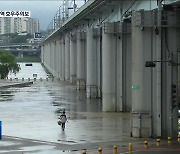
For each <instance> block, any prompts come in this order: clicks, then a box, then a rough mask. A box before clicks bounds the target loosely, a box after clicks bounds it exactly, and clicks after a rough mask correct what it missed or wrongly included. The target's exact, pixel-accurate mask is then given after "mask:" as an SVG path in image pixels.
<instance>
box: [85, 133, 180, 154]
mask: <svg viewBox="0 0 180 154" xmlns="http://www.w3.org/2000/svg"><path fill="white" fill-rule="evenodd" d="M177 141H178V142H180V135H178V140H177ZM160 142H161V140H160V139H159V138H158V139H157V140H156V146H157V149H159V147H160ZM171 143H172V138H171V137H168V144H171ZM163 146H164V145H163ZM144 148H145V149H151V147H149V146H148V141H147V140H145V141H144ZM152 148H153V149H154V146H152ZM112 149H113V154H118V146H117V145H114V146H113V148H112ZM127 150H128V151H129V153H131V152H132V151H133V147H132V143H129V144H128V149H127ZM82 154H87V151H86V149H82ZM97 154H103V150H102V148H101V147H99V148H98V152H97Z"/></svg>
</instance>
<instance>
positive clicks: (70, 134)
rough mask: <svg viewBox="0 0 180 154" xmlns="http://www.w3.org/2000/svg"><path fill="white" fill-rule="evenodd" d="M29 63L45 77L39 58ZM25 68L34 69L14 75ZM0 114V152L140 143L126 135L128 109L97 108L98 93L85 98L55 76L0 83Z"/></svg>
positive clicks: (60, 150) (94, 149)
mask: <svg viewBox="0 0 180 154" xmlns="http://www.w3.org/2000/svg"><path fill="white" fill-rule="evenodd" d="M33 66H36V70H38V72H37V77H42V78H44V79H45V78H46V77H47V74H46V73H45V72H44V70H43V69H42V68H41V65H40V64H36V65H33ZM29 69H31V70H33V68H32V67H28V68H27V67H25V69H24V70H23V69H22V71H24V75H27V76H26V77H25V76H23V75H22V73H21V76H20V77H19V76H18V74H17V76H16V77H18V78H21V77H24V78H26V79H27V78H28V77H29V76H32V74H31V73H33V72H31V73H30V70H29ZM41 71H42V72H41ZM63 109H65V110H66V114H67V118H68V122H67V123H66V129H65V131H62V130H61V128H60V126H59V125H58V124H57V121H58V118H59V116H60V114H61V113H62V110H63ZM0 120H1V121H2V130H3V131H2V132H3V140H2V141H0V153H8V154H16V153H17V154H21V153H37V154H41V153H42V154H46V153H47V154H49V153H52V154H56V153H58V154H59V153H81V152H80V151H81V149H84V148H85V149H88V150H89V153H90V152H91V153H96V152H97V148H98V147H99V146H101V147H103V148H104V149H106V150H105V151H106V152H107V153H109V149H112V147H113V145H114V144H117V145H119V146H120V147H124V148H126V149H127V146H128V143H129V142H134V144H135V145H137V146H139V145H143V140H144V139H136V138H130V137H129V136H130V116H129V113H113V112H112V113H110V112H102V103H101V100H100V99H87V98H86V96H85V91H78V90H76V86H75V85H72V84H70V83H69V82H59V81H56V80H55V81H46V80H43V81H39V80H37V81H36V82H34V83H33V84H32V85H30V86H27V87H22V88H18V87H12V88H5V89H4V88H1V89H0ZM152 142H154V141H153V140H152ZM111 151H112V150H111Z"/></svg>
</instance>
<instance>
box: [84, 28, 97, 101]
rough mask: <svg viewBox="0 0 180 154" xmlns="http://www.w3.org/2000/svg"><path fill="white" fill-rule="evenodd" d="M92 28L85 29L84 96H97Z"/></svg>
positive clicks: (95, 41) (95, 53)
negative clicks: (85, 71)
mask: <svg viewBox="0 0 180 154" xmlns="http://www.w3.org/2000/svg"><path fill="white" fill-rule="evenodd" d="M94 36H95V34H94V29H92V28H91V29H88V30H87V83H86V96H87V97H88V98H96V97H97V49H96V47H97V40H96V39H95V37H94Z"/></svg>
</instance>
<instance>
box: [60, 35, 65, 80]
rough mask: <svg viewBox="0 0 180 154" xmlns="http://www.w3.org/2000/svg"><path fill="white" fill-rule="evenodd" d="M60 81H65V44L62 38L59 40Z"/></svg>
mask: <svg viewBox="0 0 180 154" xmlns="http://www.w3.org/2000/svg"><path fill="white" fill-rule="evenodd" d="M61 62H62V63H61V64H62V65H61V80H63V81H64V80H65V43H64V38H62V39H61Z"/></svg>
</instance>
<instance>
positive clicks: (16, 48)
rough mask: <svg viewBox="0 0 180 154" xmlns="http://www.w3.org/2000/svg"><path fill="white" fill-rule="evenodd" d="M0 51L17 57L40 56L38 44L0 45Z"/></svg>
mask: <svg viewBox="0 0 180 154" xmlns="http://www.w3.org/2000/svg"><path fill="white" fill-rule="evenodd" d="M0 49H3V50H5V51H9V52H11V53H13V54H14V55H17V56H19V57H23V56H24V55H37V56H38V57H39V56H40V55H41V47H40V45H39V43H31V44H30V43H8V44H1V43H0Z"/></svg>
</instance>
